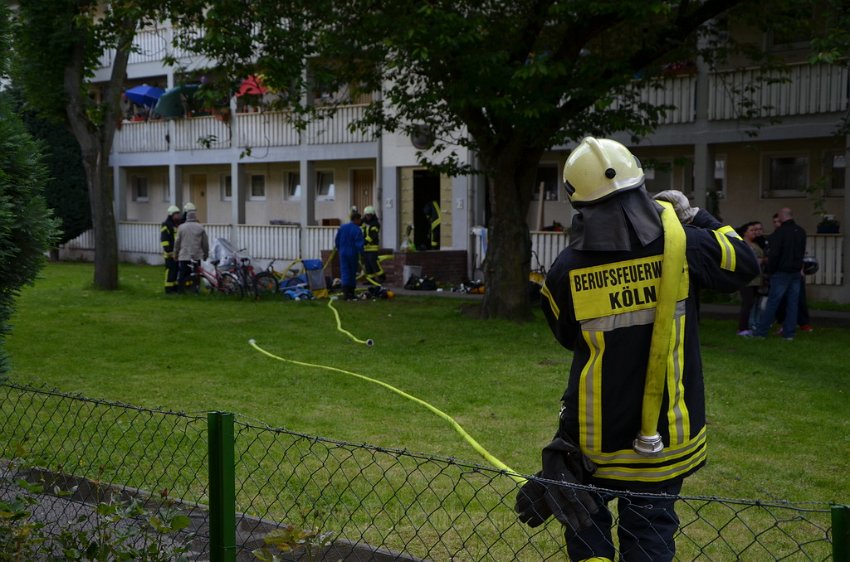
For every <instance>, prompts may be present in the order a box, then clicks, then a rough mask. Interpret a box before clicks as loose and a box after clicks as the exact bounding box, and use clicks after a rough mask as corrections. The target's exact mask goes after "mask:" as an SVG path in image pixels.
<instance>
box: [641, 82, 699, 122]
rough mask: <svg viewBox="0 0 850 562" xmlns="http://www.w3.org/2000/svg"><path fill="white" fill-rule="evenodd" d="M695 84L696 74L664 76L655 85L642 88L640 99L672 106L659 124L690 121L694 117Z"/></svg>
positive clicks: (657, 104)
mask: <svg viewBox="0 0 850 562" xmlns="http://www.w3.org/2000/svg"><path fill="white" fill-rule="evenodd" d="M696 85H697V77H696V76H674V77H670V78H665V79H664V80H662V81H661V82H660V83H659V84H658V86H657V87H646V88H644V89H643V91H642V92H641V96H640V99H641V101H642V102H645V103H650V104H652V105H655V106H660V105H667V106H673V109H669V110H667V112H666V113H665V115H664V117H662V118H661V119H660V120H659V124H660V125H671V124H675V123H691V122H693V121H694V119H695V118H696V103H695V93H696Z"/></svg>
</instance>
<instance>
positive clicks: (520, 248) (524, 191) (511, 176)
mask: <svg viewBox="0 0 850 562" xmlns="http://www.w3.org/2000/svg"><path fill="white" fill-rule="evenodd" d="M542 152H543V151H542V150H540V151H537V150H531V149H517V150H513V151H512V150H510V149H504V150H501V151H499V153H498V154H496V155H495V158H492V159H487V160H485V162H486V161H488V160H489V161H490V162H495V165H494V166H492V167H490V168H489V169H490V170H493V173H492V174H490V177H489V182H490V186H489V189H490V209H489V211H490V220H489V224H488V225H487V226H488V228H487V255H486V257H485V260H484V277H485V283H486V291H485V295H484V303H483V306H482V309H481V316H482V318H505V319H508V320H513V321H516V322H525V321H529V320H531V318H532V313H531V304H530V300H529V294H528V274H529V271H530V269H531V236H530V234H529V230H528V223H527V220H526V219H527V215H528V208H529V204H530V203H531V193H532V187H533V184H534V180H535V177H536V173H537V163H538V161H539V159H540V157H541V155H542ZM482 160H484V158H482Z"/></svg>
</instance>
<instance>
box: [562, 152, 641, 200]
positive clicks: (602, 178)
mask: <svg viewBox="0 0 850 562" xmlns="http://www.w3.org/2000/svg"><path fill="white" fill-rule="evenodd" d="M643 182H644V177H643V169H642V168H641V167H640V162H639V161H638V159H637V158H635V156H634V154H632V153H631V152H629V149H628V148H626V147H625V146H623V145H622V144H620V143H618V142H617V141H614V140H611V139H595V138H593V137H585V138H584V139H583V140H582V141H581V144H579V145H578V146H577V147H576V149H575V150H573V151H572V153H570V156H569V158H567V163H566V165H565V166H564V185H565V186H566V188H567V195H568V196H569V198H570V202H572V203H574V204H578V205H586V204H589V203H596V202H597V201H601V200H603V199H606V198H608V197H610V196H612V195H614V194H616V193H618V192H621V191H628V190H629V189H635V188H638V187H640V186H642V185H643Z"/></svg>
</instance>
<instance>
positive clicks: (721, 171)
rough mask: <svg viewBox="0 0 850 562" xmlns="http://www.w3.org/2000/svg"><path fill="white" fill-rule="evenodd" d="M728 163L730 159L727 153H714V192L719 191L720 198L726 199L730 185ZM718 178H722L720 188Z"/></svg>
mask: <svg viewBox="0 0 850 562" xmlns="http://www.w3.org/2000/svg"><path fill="white" fill-rule="evenodd" d="M728 163H729V160H728V159H727V158H726V155H725V154H715V155H714V173H713V174H712V177H713V179H714V185H712V188H713V190H714V192H715V193H717V197H718V199H724V198H725V197H726V187H727V186H728V181H727V180H728V176H727V173H726V170H727V164H728ZM718 180H720V187H719V188H718V187H717V182H718ZM709 191H711V190H709Z"/></svg>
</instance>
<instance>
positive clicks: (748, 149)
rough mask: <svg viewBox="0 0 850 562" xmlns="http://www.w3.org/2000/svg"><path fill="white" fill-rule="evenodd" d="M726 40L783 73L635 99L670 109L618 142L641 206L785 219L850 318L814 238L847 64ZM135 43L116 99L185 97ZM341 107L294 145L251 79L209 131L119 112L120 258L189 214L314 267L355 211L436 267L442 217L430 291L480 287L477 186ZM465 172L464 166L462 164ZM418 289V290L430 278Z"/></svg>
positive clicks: (558, 187) (837, 245)
mask: <svg viewBox="0 0 850 562" xmlns="http://www.w3.org/2000/svg"><path fill="white" fill-rule="evenodd" d="M734 32H735V33H736V34H738V35H741V36H744V37H747V35H748V34H749V37H748V38H749V39H751V40H752V41H754V42H757V43H758V42H760V43H761V44H762V45H763V48H764V49H767V50H769V51H771V52H772V53H773V54H777V55H781V56H782V58H783V60H785V61H786V65H785V67H784V69H781V70H777V71H776V74H775V75H774V76H773V78H776V79H771V80H764V79H763V78H760V71H759V69H755V68H748V67H744V66H741V64H742V63H739V64H734V63H735V62H736V61H733V64H730V65H729V66H728V67H726V68H720V69H709V68H707V67H706V66H705V65H703V64H702V63H701V62H700V61H695V62H692V63H691V62H688V63H683V64H680V65H671V66H670V67H669V68H668V72H667V74H666V75H665V76H664V77H663V78H662V81H661V83H660V87H658V88H646V89H645V90H644V91H643V93H642V95H643V99H644V100H646V101H651V102H653V103H655V104H658V105H665V106H668V107H669V108H670V109H669V110H668V111H667V112H666V114H665V116H664V117H663V118H662V121H661V124H660V126H659V127H658V128H657V129H656V131H655V132H654V133H652V134H651V135H649V136H647V137H646V138H644V139H642V140H641V141H640V143H638V144H634V143H632V142H630V141H629V139H628V138H627V137H626V136H625V135H624V136H622V138H618V140H620V141H621V142H624V144H627V145H628V146H629V147H630V148H631V149H632V150H633V152H634V153H635V154H636V155H637V156H638V157H639V158H640V159H641V161H642V163H643V165H644V168H645V171H646V178H647V180H646V187H647V189H648V190H649V191H661V190H664V189H669V188H674V189H679V190H681V191H683V192H685V193H686V194H687V195H688V196H689V198H690V199H691V200H692V203H693V204H695V205H697V206H701V207H707V208H709V209H710V210H712V211H713V212H714V213H716V214H718V215H719V216H721V217H722V218H723V220H724V221H726V222H727V223H729V224H731V225H733V226H735V225H738V224H741V223H744V222H746V221H749V220H761V221H762V222H764V223H765V225H766V227H767V228H766V230H767V231H768V232H770V231H771V228H770V225H771V217H772V215H773V213H775V212H776V211H777V210H778V209H780V208H782V207H790V208H792V209H793V211H794V215H795V219H796V220H797V222H798V223H799V224H801V225H802V226H803V227H804V228H805V229H806V230H807V231H808V233H809V234H810V238H809V244H808V253H809V254H810V255H814V256H815V257H816V258H817V259H818V260H819V262H820V270H819V271H818V273H817V274H815V275H814V276H810V277H809V279H808V282H809V291H810V293H811V294H812V296H814V297H815V298H828V299H833V300H837V301H840V302H850V287H848V285H847V283H846V282H845V280H844V276H843V271H844V269H845V266H846V261H845V259H846V258H845V257H844V252H843V247H844V244H845V238H846V236H847V234H846V233H847V228H846V226H844V228H841V230H840V231H839V233H837V234H835V233H821V234H819V233H817V231H818V228H819V226H818V225H819V223H822V222H823V223H826V222H829V221H828V220H826V219H828V218H829V216H831V217H832V218H833V219H834V221H833V222H832V223H831V224H833V225H834V224H835V223H836V222H837V223H838V224H845V220H846V218H847V217H850V209H848V207H850V201H848V198H846V197H845V195H844V194H845V193H847V191H848V190H850V186H848V183H850V178H848V177H847V173H846V160H847V154H848V148H849V147H850V140H849V139H850V137H847V136H844V135H839V134H837V127H838V123H839V122H840V121H841V119H842V117H844V116H845V115H846V113H847V111H848V90H850V78H848V76H849V75H850V73H848V66H847V64H846V61H845V62H842V63H841V64H835V65H830V64H811V63H809V62H807V61H808V58H807V57H808V51H807V43H806V42H803V43H795V42H793V40H785V39H780V38H777V37H774V36H773V35H772V34H770V33H766V34H761V33H759V34H755V33H754V32H748V31H746V30H737V31H734ZM135 42H136V46H137V50H136V52H134V53H132V54H131V57H130V64H129V67H128V71H127V74H128V82H127V88H131V87H134V86H139V85H142V84H147V85H152V86H159V87H161V88H163V89H168V88H174V87H175V86H178V85H179V83H180V82H181V78H180V77H179V75H178V74H177V73H176V71H175V70H174V69H173V67H167V66H164V65H163V64H162V62H161V61H162V58H163V54H164V53H169V54H172V55H173V56H175V57H176V58H177V59H178V60H180V61H181V65H182V67H183V68H200V67H202V62H203V61H200V60H198V59H197V58H193V57H191V56H189V54H188V53H183V52H179V51H176V50H175V49H174V48H172V46H171V41H170V31H169V29H168V28H158V29H155V30H144V31H141V32H139V34H138V35H137V37H136V39H135ZM109 63H110V61H109V56H108V55H107V56H106V57H105V59H104V60H103V69H102V70H101V72H100V73H98V75H96V76H95V78H94V82H95V83H96V82H97V81H98V80H99V79H100V80H103V79H105V78H106V76H107V75H108V74H107V73H108V68H109ZM744 92H747V93H746V95H745V94H744ZM171 95H174V94H173V93H172V94H171ZM346 95H347V94H346V92H344V91H337V92H312V93H310V94H309V96H310V98H311V101H312V103H314V104H315V105H317V106H320V107H321V106H322V105H323V104H326V103H327V102H328V101H331V100H333V101H340V100H343V101H345V103H344V104H343V105H342V106H340V107H338V108H337V109H336V111H335V112H334V113H333V115H332V116H330V117H328V118H326V119H322V120H318V121H314V122H311V123H309V124H308V125H307V127H306V128H305V129H303V130H298V129H297V128H296V127H295V126H294V125H293V124H292V123H290V122H289V121H288V114H287V113H286V112H285V111H277V110H271V109H270V108H269V107H268V106H267V102H268V101H269V100H271V99H273V98H274V97H275V96H276V94H275V93H274V92H270V91H268V90H267V89H266V88H265V87H264V86H263V84H262V80H261V79H258V78H256V77H246V79H245V81H244V82H243V83H242V86H241V87H240V88H239V90H238V91H237V92H236V95H235V96H234V97H233V98H231V99H230V100H229V102H228V103H227V105H224V106H223V107H221V108H219V109H218V110H215V111H211V112H209V113H208V114H202V113H201V114H199V113H193V111H192V108H191V104H189V105H186V103H185V102H186V100H187V98H188V97H189V96H187V95H185V93H184V95H182V96H177V103H178V105H179V104H181V103H182V104H183V106H182V108H181V109H182V111H178V112H176V113H174V114H172V117H173V118H161V117H160V118H156V116H155V115H151V111H150V108H145V106H144V103H142V104H139V105H136V104H133V103H132V102H131V101H130V100H129V99H127V100H126V104H127V105H126V119H125V120H124V121H123V122H122V123H121V124H120V130H119V131H118V132H117V135H116V137H115V144H114V148H113V153H112V157H111V166H112V169H113V171H114V177H113V181H114V189H115V193H116V206H117V209H116V211H117V213H116V216H117V217H118V220H119V248H120V250H121V252H122V255H123V256H124V257H125V258H126V259H133V260H138V259H145V260H146V261H149V262H150V263H157V262H158V261H159V260H160V259H161V258H160V253H159V250H158V241H157V240H158V239H157V235H156V233H157V232H158V223H159V222H160V221H161V220H163V219H164V217H165V215H166V209H167V208H168V207H169V206H170V205H172V204H176V205H182V204H183V203H184V202H186V201H192V202H193V203H194V204H195V206H196V207H197V213H198V218H199V220H200V221H201V222H203V223H206V224H207V230H208V231H209V232H210V235H211V237H213V238H215V237H225V238H229V239H231V241H232V242H233V243H234V244H236V245H237V247H245V248H247V249H248V252H249V253H251V254H252V255H253V256H254V257H255V258H263V259H267V260H269V259H295V258H297V257H299V256H301V257H305V258H310V257H319V256H320V254H321V252H322V251H323V250H329V249H330V248H332V246H333V236H334V233H335V229H336V225H338V224H340V223H341V222H344V221H346V220H347V216H348V214H349V212H350V209H351V207H352V206H356V207H358V208H359V209H361V210H362V209H364V208H365V207H366V206H370V205H371V206H374V207H375V208H376V209H377V213H378V216H379V217H380V220H381V222H382V230H381V237H382V240H381V246H382V247H383V248H387V249H389V250H394V251H399V250H400V249H402V248H406V247H409V246H410V245H411V244H412V245H413V246H415V247H417V248H420V249H425V248H429V249H430V245H428V243H427V241H428V232H429V219H428V217H427V216H426V214H425V213H424V212H423V209H424V208H425V207H426V206H427V205H428V204H429V203H431V202H437V203H438V206H439V209H440V212H441V216H440V231H439V244H438V250H436V251H438V252H441V253H442V254H443V257H446V258H448V257H449V256H448V255H446V253H449V252H451V253H452V254H453V256H452V261H453V263H458V264H460V266H459V271H456V272H454V271H443V272H441V274H442V276H443V279H441V280H444V281H448V282H457V281H459V278H460V277H462V276H469V277H470V278H477V277H480V275H481V272H480V267H481V262H482V260H483V257H484V254H485V253H486V230H485V229H484V225H486V224H487V216H486V214H487V213H486V206H485V199H486V181H485V180H484V179H483V178H482V177H478V176H462V177H449V176H446V175H440V174H438V173H435V172H432V171H430V170H427V169H425V168H423V167H422V166H420V165H419V164H418V162H417V158H416V151H417V150H419V149H423V148H426V149H427V146H428V140H429V139H428V138H427V137H428V135H427V131H423V134H422V135H417V136H414V137H413V138H409V137H406V136H401V135H397V134H382V135H381V134H377V132H376V131H367V132H362V131H357V130H354V131H353V130H351V129H350V128H349V127H348V125H349V124H350V123H351V122H352V121H354V120H356V119H357V118H359V117H360V116H361V115H362V114H363V111H364V109H365V107H366V105H365V104H366V103H367V102H368V101H371V100H370V99H346V98H345V96H346ZM746 107H749V108H750V109H749V110H748V113H747V114H746V115H744V114H743V113H742V109H741V108H746ZM181 114H182V115H181ZM579 140H580V139H579ZM569 150H570V146H559V147H554V148H553V149H552V150H550V151H549V152H547V153H546V154H545V155H544V157H543V158H542V160H541V162H540V165H539V168H538V175H537V181H536V183H535V185H534V186H529V189H533V190H534V193H535V195H534V202H533V203H532V205H531V209H530V211H529V215H528V217H527V221H528V224H529V228H530V230H531V231H532V244H533V250H534V251H535V254H536V256H537V259H538V261H539V265H541V266H542V267H545V268H548V267H549V265H550V264H551V262H552V261H553V260H554V258H555V256H556V255H557V253H558V252H559V251H560V249H562V248H563V247H564V246H565V245H566V243H567V240H568V232H567V230H568V227H569V224H570V222H571V217H572V214H573V213H574V211H573V209H572V208H571V206H570V204H569V203H568V201H567V197H566V193H565V191H564V189H563V180H562V179H561V171H562V168H563V164H564V162H565V160H566V157H567V155H568V154H569ZM460 156H461V158H462V159H466V160H467V161H471V160H473V159H474V158H475V155H474V154H471V153H469V152H464V151H461V152H460ZM833 230H834V229H833ZM90 239H91V237H88V238H87V237H86V236H85V235H84V236H82V237H81V238H79V239H77V240H75V241H72V242H70V243H69V244H67V245H66V248H65V252H66V254H67V253H72V254H73V253H79V252H83V253H85V250H86V247H87V246H90V245H91V243H90ZM418 254H419V255H417V256H414V255H412V254H405V256H404V259H405V260H406V261H405V263H406V264H412V265H416V264H428V263H431V264H435V263H437V261H439V259H440V256H435V255H434V254H433V253H432V252H431V251H428V252H418ZM458 256H462V257H461V258H459V257H458ZM429 260H430V261H429ZM464 264H465V266H464ZM536 265H537V264H536V263H532V267H535V266H536ZM399 269H400V268H399ZM423 273H425V274H428V273H429V271H428V266H427V265H425V266H424V268H423ZM431 273H433V271H432V272H431ZM397 279H398V280H400V277H398V278H397Z"/></svg>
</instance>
